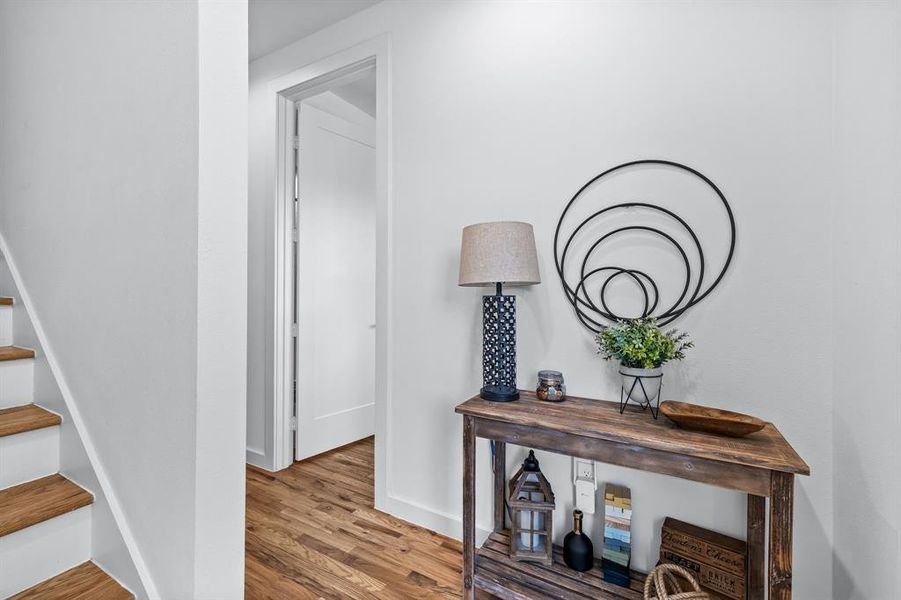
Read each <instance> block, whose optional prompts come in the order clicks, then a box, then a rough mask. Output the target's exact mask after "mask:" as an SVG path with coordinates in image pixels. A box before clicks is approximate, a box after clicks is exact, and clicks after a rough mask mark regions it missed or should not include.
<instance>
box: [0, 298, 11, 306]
mask: <svg viewBox="0 0 901 600" xmlns="http://www.w3.org/2000/svg"><path fill="white" fill-rule="evenodd" d="M12 305H13V299H12V298H10V297H9V296H0V306H12Z"/></svg>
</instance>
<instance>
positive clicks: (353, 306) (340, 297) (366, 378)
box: [295, 94, 376, 460]
mask: <svg viewBox="0 0 901 600" xmlns="http://www.w3.org/2000/svg"><path fill="white" fill-rule="evenodd" d="M327 96H328V97H327V98H326V99H325V100H326V103H325V105H326V106H327V107H328V102H333V103H334V105H335V107H336V108H337V110H333V111H330V112H331V114H330V112H326V111H324V110H321V107H322V106H323V103H322V102H321V100H322V99H321V98H320V99H319V100H320V102H317V103H316V104H317V106H318V107H320V108H315V107H313V106H311V105H309V104H308V103H306V102H302V103H300V104H299V125H298V133H299V138H300V143H299V152H298V172H299V179H300V183H299V194H298V197H299V202H298V244H297V261H296V264H297V276H296V281H297V303H296V306H297V315H296V319H297V321H296V322H297V325H298V335H297V353H296V357H297V365H296V371H295V373H296V377H297V432H296V436H297V437H296V440H295V458H296V459H297V460H303V459H305V458H308V457H310V456H313V455H316V454H319V453H321V452H325V451H327V450H331V449H333V448H337V447H338V446H342V445H344V444H348V443H350V442H353V441H356V440H359V439H362V438H365V437H368V436H370V435H373V433H374V431H375V406H374V401H375V214H376V211H375V197H376V194H375V119H374V118H373V117H370V116H369V115H367V114H366V113H364V112H363V111H361V110H359V109H356V108H355V107H353V105H350V104H348V103H346V102H344V101H343V100H341V99H340V98H338V97H336V96H334V95H332V94H327ZM354 111H355V112H354ZM336 115H342V116H340V117H339V116H336Z"/></svg>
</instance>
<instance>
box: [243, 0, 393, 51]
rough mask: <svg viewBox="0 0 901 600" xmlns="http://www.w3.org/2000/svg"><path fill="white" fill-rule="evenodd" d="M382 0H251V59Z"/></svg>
mask: <svg viewBox="0 0 901 600" xmlns="http://www.w3.org/2000/svg"><path fill="white" fill-rule="evenodd" d="M378 1H379V0H250V14H249V19H250V31H249V35H250V40H249V43H250V60H256V59H257V58H259V57H261V56H264V55H266V54H269V53H270V52H272V51H273V50H278V49H279V48H284V47H285V46H287V45H288V44H290V43H292V42H296V41H297V40H299V39H301V38H304V37H306V36H308V35H310V34H311V33H314V32H316V31H319V30H320V29H322V28H324V27H328V26H329V25H331V24H332V23H337V22H338V21H341V20H342V19H346V18H347V17H349V16H350V15H352V14H354V13H357V12H360V11H361V10H363V9H364V8H368V7H370V6H372V5H373V4H376V3H377V2H378Z"/></svg>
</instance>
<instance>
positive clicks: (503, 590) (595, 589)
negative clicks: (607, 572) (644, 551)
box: [475, 530, 646, 600]
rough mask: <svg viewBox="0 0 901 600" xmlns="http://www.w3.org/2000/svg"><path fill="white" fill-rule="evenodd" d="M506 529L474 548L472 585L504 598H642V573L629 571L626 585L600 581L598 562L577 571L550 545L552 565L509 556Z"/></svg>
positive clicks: (580, 599)
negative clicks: (517, 559) (629, 579)
mask: <svg viewBox="0 0 901 600" xmlns="http://www.w3.org/2000/svg"><path fill="white" fill-rule="evenodd" d="M509 550H510V531H509V530H504V531H501V532H494V533H492V534H491V535H490V536H489V537H488V539H487V540H485V543H484V544H483V545H482V547H481V548H479V549H478V550H477V551H476V556H475V586H476V587H477V588H479V589H482V590H485V591H487V592H490V593H492V594H494V595H495V596H497V597H499V598H504V599H505V600H546V599H547V600H550V599H553V600H585V599H587V598H591V599H592V600H597V599H599V598H602V599H604V600H607V599H610V600H642V598H643V597H644V596H643V593H642V591H643V589H644V580H645V577H646V576H645V575H644V574H643V573H639V572H637V571H632V572H631V573H630V575H631V579H632V581H631V585H630V587H628V588H626V587H621V586H618V585H615V584H613V583H609V582H607V581H604V573H603V572H602V571H601V561H600V560H596V561H595V566H594V568H592V569H591V570H590V571H586V572H585V573H579V572H577V571H573V570H572V569H570V568H569V567H567V566H566V565H565V564H564V563H563V549H562V548H560V547H559V546H554V564H553V565H551V566H545V565H542V564H538V563H531V562H520V561H515V560H513V559H511V558H510V555H509Z"/></svg>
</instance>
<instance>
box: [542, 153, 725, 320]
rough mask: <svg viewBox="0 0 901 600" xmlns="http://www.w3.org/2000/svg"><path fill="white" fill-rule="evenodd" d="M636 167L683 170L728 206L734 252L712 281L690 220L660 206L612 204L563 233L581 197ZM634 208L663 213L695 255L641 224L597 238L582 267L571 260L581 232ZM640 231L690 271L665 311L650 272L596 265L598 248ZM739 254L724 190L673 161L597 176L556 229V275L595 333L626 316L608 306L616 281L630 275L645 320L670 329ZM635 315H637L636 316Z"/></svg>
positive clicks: (642, 162) (651, 162) (660, 231)
mask: <svg viewBox="0 0 901 600" xmlns="http://www.w3.org/2000/svg"><path fill="white" fill-rule="evenodd" d="M637 165H658V166H663V167H670V168H674V169H678V170H681V171H683V172H686V173H689V174H691V175H693V176H694V177H697V178H698V179H700V180H701V181H703V182H704V183H705V184H707V186H709V187H710V188H711V189H712V190H713V191H714V192H715V193H716V195H717V197H718V198H719V200H720V201H721V203H722V205H723V208H724V209H725V211H726V215H727V216H728V219H729V230H730V237H729V252H728V254H727V256H726V259H725V261H724V263H723V266H722V268H721V269H720V271H719V273H718V274H717V275H716V277H715V278H714V279H713V280H712V281H710V282H709V283H708V282H705V277H709V276H710V274H709V272H708V271H707V269H706V267H707V264H706V261H705V257H704V248H703V246H702V244H701V240H700V239H699V238H698V236H697V234H696V233H695V231H694V230H693V229H692V227H691V226H690V225H689V224H688V223H687V222H686V220H685V219H683V218H682V217H680V216H679V215H678V214H676V213H675V212H673V211H672V210H669V209H667V208H664V207H662V206H659V205H657V204H651V203H648V202H622V203H619V204H614V205H611V206H607V207H604V208H601V209H599V210H597V211H595V212H593V213H592V214H591V215H589V216H588V217H587V218H586V219H584V220H583V221H581V222H580V223H579V224H578V226H576V227H575V229H573V230H572V231H571V232H569V234H568V235H567V234H566V233H565V232H564V231H563V227H564V221H565V219H566V217H567V214H569V212H570V210H571V209H572V208H573V206H574V205H575V204H576V202H577V200H579V198H580V197H582V196H583V194H584V193H585V192H586V191H587V190H588V189H589V188H591V187H592V186H594V185H596V184H598V183H599V182H600V181H601V180H602V179H604V178H605V177H607V176H608V175H610V174H612V173H615V172H617V171H621V170H623V169H627V168H629V167H634V166H637ZM631 208H642V209H646V210H648V211H652V212H656V213H658V214H660V215H663V217H664V218H665V219H667V220H669V221H670V222H671V223H672V224H673V226H674V227H675V228H676V229H677V230H680V231H684V232H685V233H687V235H688V237H689V238H690V239H691V243H690V244H689V245H688V246H687V248H689V249H690V250H691V252H687V251H686V248H683V246H682V244H680V242H679V240H678V239H676V237H674V236H673V235H670V234H669V233H667V232H666V231H664V230H663V229H660V228H659V227H654V226H651V225H641V224H636V225H627V226H622V227H617V228H615V229H612V230H611V231H608V232H606V233H603V235H600V236H599V237H598V239H597V240H596V241H595V242H594V243H593V244H591V245H590V246H589V247H588V249H587V250H586V252H585V254H584V256H582V260H581V263H580V264H579V263H577V262H575V261H576V260H577V259H576V258H574V257H573V256H572V254H573V252H572V245H573V241H574V240H575V239H576V237H577V236H578V234H579V232H580V231H582V230H583V229H584V228H586V227H587V226H594V225H598V223H600V219H601V217H603V216H605V215H607V216H610V215H613V214H617V213H619V212H624V211H626V210H627V209H631ZM635 231H638V232H646V233H648V234H650V235H652V236H655V237H657V238H659V239H661V240H662V241H664V242H665V245H666V246H669V247H672V248H673V249H674V250H675V251H676V253H677V254H678V255H679V257H680V258H681V259H682V261H681V262H682V264H683V266H684V271H685V272H684V284H683V286H682V289H681V292H680V294H679V296H678V298H677V299H676V300H675V302H673V303H672V304H671V305H669V306H667V307H665V308H661V307H660V301H661V294H660V288H659V286H658V284H657V282H656V281H655V280H654V279H653V277H652V276H651V275H649V274H648V272H647V271H646V270H641V269H638V268H634V267H627V266H622V265H602V266H594V264H595V263H596V261H597V255H598V254H599V252H598V248H599V247H600V246H601V245H602V244H603V243H604V242H605V241H608V240H610V239H612V238H615V237H617V236H619V235H621V234H624V233H626V232H635ZM561 244H562V247H561ZM734 253H735V217H734V215H733V214H732V208H731V207H730V206H729V202H728V201H727V200H726V197H725V196H724V195H723V193H722V192H721V191H720V189H719V188H718V187H717V186H716V185H715V184H714V183H713V182H712V181H711V180H710V179H709V178H708V177H707V176H705V175H704V174H703V173H701V172H699V171H697V170H695V169H692V168H691V167H688V166H685V165H682V164H679V163H676V162H672V161H668V160H656V159H649V160H636V161H632V162H627V163H623V164H621V165H617V166H615V167H613V168H610V169H607V170H606V171H604V172H603V173H601V174H600V175H597V176H596V177H593V178H592V179H590V180H589V181H588V182H587V183H586V184H585V185H583V186H582V187H581V188H580V189H579V191H578V192H576V194H575V195H574V196H573V197H572V199H570V201H569V202H568V203H567V205H566V208H564V209H563V214H561V215H560V220H559V221H558V222H557V229H556V231H555V232H554V262H555V264H556V267H557V274H558V275H559V277H560V281H561V283H562V284H563V289H564V291H565V292H566V296H567V299H568V300H569V302H570V304H572V306H573V308H574V309H575V311H576V316H577V317H578V318H579V320H580V321H581V322H582V323H583V324H584V325H585V326H586V327H587V328H588V329H590V330H592V331H594V332H600V331H602V330H603V329H604V328H605V327H607V324H609V323H613V322H616V321H619V320H621V319H624V318H627V317H625V316H621V315H618V314H616V313H615V312H613V311H612V310H611V309H610V306H609V304H608V298H607V292H608V290H609V286H610V284H611V283H612V282H613V281H614V280H616V279H617V278H619V277H628V278H630V279H631V280H632V281H633V282H634V283H635V284H636V285H637V286H638V288H639V289H640V290H641V294H642V298H643V307H642V311H641V315H640V316H642V317H654V318H656V319H657V322H658V324H659V325H666V324H667V323H670V322H672V321H673V320H675V319H677V318H679V317H680V316H681V315H682V314H683V313H684V312H685V311H686V310H688V309H689V308H691V307H693V306H694V305H696V304H697V303H698V302H700V301H701V300H703V299H704V298H706V297H707V296H708V295H709V294H710V292H712V291H713V289H714V288H715V287H716V286H717V285H718V284H719V282H720V281H722V279H723V276H724V275H725V274H726V271H727V270H728V268H729V265H730V264H731V262H732V256H733V254H734ZM690 255H691V256H692V257H696V259H695V260H694V261H692V258H690ZM567 261H571V263H568V262H567ZM571 264H573V265H574V264H579V269H578V271H575V269H574V268H573V267H572V266H570V265H571ZM693 267H694V268H693ZM695 269H696V271H695ZM567 273H569V275H567ZM574 273H575V275H574ZM568 277H569V278H568ZM595 278H603V281H602V282H601V283H600V287H599V292H598V293H597V296H596V297H595V298H592V295H591V294H590V293H589V283H591V282H592V281H593V280H594V281H595V283H594V285H597V282H598V280H596V279H595ZM632 316H633V317H634V316H635V315H632Z"/></svg>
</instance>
